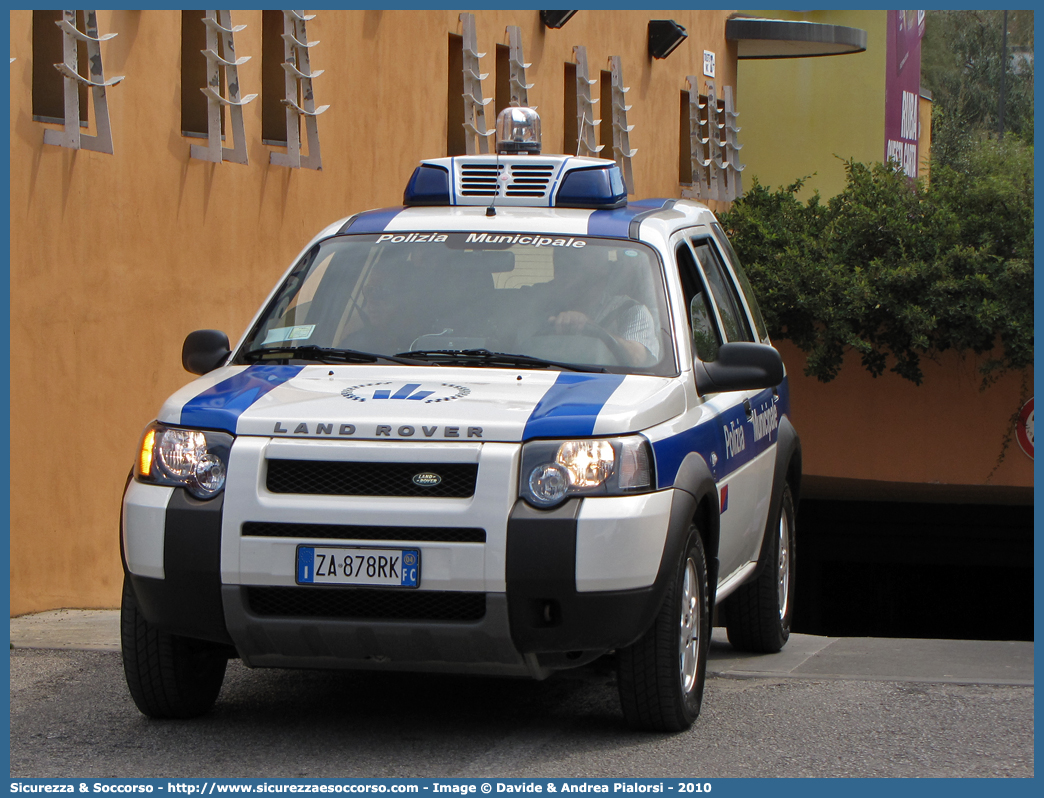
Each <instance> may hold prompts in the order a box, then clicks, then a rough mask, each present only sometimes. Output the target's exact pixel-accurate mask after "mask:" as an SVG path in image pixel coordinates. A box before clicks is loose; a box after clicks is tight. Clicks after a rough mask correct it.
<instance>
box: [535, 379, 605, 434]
mask: <svg viewBox="0 0 1044 798" xmlns="http://www.w3.org/2000/svg"><path fill="white" fill-rule="evenodd" d="M623 380H624V375H622V374H577V373H574V372H568V371H563V372H562V373H561V374H560V375H559V376H558V379H557V380H556V381H555V384H554V385H552V386H551V387H550V388H549V389H548V391H547V393H545V394H544V396H543V398H542V399H541V400H540V401H539V402H538V403H537V406H536V407H534V408H533V412H532V413H531V414H530V416H529V420H528V421H527V422H526V428H525V431H524V432H523V433H522V440H524V441H528V440H531V439H533V438H581V437H587V436H589V435H591V434H592V433H593V432H594V425H595V421H596V420H597V419H598V414H599V413H600V412H601V411H602V408H603V407H604V406H605V403H606V402H607V401H609V397H610V396H612V395H613V391H615V390H616V389H617V388H618V387H619V386H620V383H622V382H623Z"/></svg>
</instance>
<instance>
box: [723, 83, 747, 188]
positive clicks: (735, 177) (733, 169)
mask: <svg viewBox="0 0 1044 798" xmlns="http://www.w3.org/2000/svg"><path fill="white" fill-rule="evenodd" d="M737 116H739V111H737V110H736V103H735V100H734V98H733V96H732V86H726V87H725V168H726V175H725V179H726V188H727V191H728V199H729V201H732V200H735V199H739V198H740V197H742V196H743V178H742V177H741V175H740V173H741V172H742V171H743V169H744V167H743V165H742V164H741V163H740V162H739V151H740V150H741V149H743V145H742V144H740V143H738V142H737V140H736V134H737V133H739V131H740V128H739V127H738V126H737V125H736V117H737Z"/></svg>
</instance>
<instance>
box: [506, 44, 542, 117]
mask: <svg viewBox="0 0 1044 798" xmlns="http://www.w3.org/2000/svg"><path fill="white" fill-rule="evenodd" d="M507 35H508V86H509V87H510V90H511V100H510V103H509V104H510V105H512V106H514V107H516V108H534V109H535V108H536V106H535V105H530V104H529V90H530V89H531V88H533V85H534V84H532V83H526V69H527V68H528V67H530V66H532V64H527V63H524V62H523V60H522V29H521V28H520V27H518V25H508V28H507Z"/></svg>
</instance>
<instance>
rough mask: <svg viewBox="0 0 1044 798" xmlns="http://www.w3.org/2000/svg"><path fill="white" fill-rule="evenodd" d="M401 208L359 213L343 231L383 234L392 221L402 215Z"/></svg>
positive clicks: (402, 209)
mask: <svg viewBox="0 0 1044 798" xmlns="http://www.w3.org/2000/svg"><path fill="white" fill-rule="evenodd" d="M404 210H406V209H405V207H402V208H382V209H381V210H378V211H366V212H365V213H360V214H359V215H358V216H356V217H355V218H354V219H352V221H351V223H350V224H349V225H348V226H347V227H346V228H345V229H344V231H343V232H345V233H383V232H384V229H385V228H386V227H387V226H388V224H389V223H390V222H391V220H392V219H394V218H395V217H396V216H398V215H399V214H400V213H402V212H403V211H404Z"/></svg>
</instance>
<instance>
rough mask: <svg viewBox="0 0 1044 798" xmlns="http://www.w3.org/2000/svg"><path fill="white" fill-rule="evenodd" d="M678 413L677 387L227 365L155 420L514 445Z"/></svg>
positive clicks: (548, 376) (605, 378)
mask: <svg viewBox="0 0 1044 798" xmlns="http://www.w3.org/2000/svg"><path fill="white" fill-rule="evenodd" d="M684 409H685V397H684V391H683V390H682V387H681V385H680V384H679V382H678V380H677V379H670V378H664V377H650V376H643V375H622V374H588V373H579V372H558V371H550V370H548V371H533V370H509V369H499V368H498V369H489V368H448V367H423V366H419V367H413V366H370V365H364V366H355V365H352V366H337V365H314V366H313V365H308V366H267V365H255V366H230V367H225V368H222V369H218V370H217V371H214V372H211V373H210V374H207V375H205V376H204V377H201V378H200V379H198V380H196V381H194V382H192V383H190V384H189V385H187V386H185V387H184V388H182V389H181V390H180V391H178V392H177V393H175V394H174V395H173V396H172V397H170V399H168V400H167V402H166V403H165V404H164V405H163V408H162V410H161V412H160V415H159V420H160V421H162V422H164V423H167V424H177V425H183V426H188V427H197V428H202V429H218V430H225V431H227V432H231V433H234V434H236V435H258V436H265V437H287V438H295V437H296V438H308V437H311V438H314V437H322V438H327V437H328V438H342V439H361V440H383V439H389V440H439V441H445V440H454V439H459V440H468V439H470V440H472V441H477V440H482V441H524V440H529V439H532V438H564V437H580V436H589V435H618V434H623V433H628V432H639V431H641V430H643V429H647V428H649V427H651V426H653V425H655V424H659V423H661V422H663V421H666V420H668V419H670V418H673V417H674V416H676V415H679V414H680V413H682V412H683V411H684Z"/></svg>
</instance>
